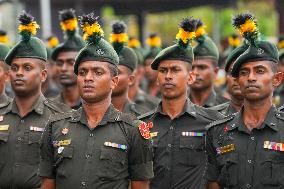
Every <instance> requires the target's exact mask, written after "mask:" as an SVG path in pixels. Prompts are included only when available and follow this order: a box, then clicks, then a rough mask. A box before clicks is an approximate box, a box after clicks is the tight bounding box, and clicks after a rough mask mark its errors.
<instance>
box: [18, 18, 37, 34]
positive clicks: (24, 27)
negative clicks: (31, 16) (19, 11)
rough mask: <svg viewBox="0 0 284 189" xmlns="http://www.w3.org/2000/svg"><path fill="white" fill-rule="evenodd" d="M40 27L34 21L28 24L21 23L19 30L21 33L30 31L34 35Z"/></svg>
mask: <svg viewBox="0 0 284 189" xmlns="http://www.w3.org/2000/svg"><path fill="white" fill-rule="evenodd" d="M38 28H40V27H39V25H38V24H37V23H36V22H35V21H33V22H31V23H29V24H28V25H22V24H21V25H19V27H18V30H19V32H20V33H21V32H22V31H25V30H26V31H29V32H30V33H31V34H32V35H36V32H37V29H38Z"/></svg>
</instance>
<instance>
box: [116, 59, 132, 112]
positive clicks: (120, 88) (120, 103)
mask: <svg viewBox="0 0 284 189" xmlns="http://www.w3.org/2000/svg"><path fill="white" fill-rule="evenodd" d="M134 79H135V76H134V75H133V72H132V71H131V70H130V69H129V68H127V67H126V66H123V65H118V85H117V86H116V87H115V89H114V90H113V93H112V99H111V102H112V104H113V105H114V107H115V108H116V109H118V110H119V111H121V112H122V111H123V108H124V105H125V103H126V102H127V101H128V90H129V85H131V84H132V83H133V81H134Z"/></svg>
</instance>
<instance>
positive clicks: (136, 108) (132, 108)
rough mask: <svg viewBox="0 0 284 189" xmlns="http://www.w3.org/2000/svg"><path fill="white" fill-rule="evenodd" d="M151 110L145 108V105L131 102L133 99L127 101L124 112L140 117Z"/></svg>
mask: <svg viewBox="0 0 284 189" xmlns="http://www.w3.org/2000/svg"><path fill="white" fill-rule="evenodd" d="M148 111H149V110H147V109H146V108H144V107H143V106H140V105H138V104H136V103H134V102H131V101H127V102H126V103H125V105H124V108H123V111H122V112H123V113H126V114H130V115H132V116H134V117H138V116H140V115H142V114H145V113H147V112H148Z"/></svg>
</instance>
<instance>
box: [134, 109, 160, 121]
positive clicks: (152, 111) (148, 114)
mask: <svg viewBox="0 0 284 189" xmlns="http://www.w3.org/2000/svg"><path fill="white" fill-rule="evenodd" d="M155 112H156V109H154V110H151V111H149V112H147V113H145V114H142V115H141V116H138V117H137V119H143V118H146V117H149V116H152V115H153V114H154V113H155Z"/></svg>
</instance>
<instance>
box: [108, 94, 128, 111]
mask: <svg viewBox="0 0 284 189" xmlns="http://www.w3.org/2000/svg"><path fill="white" fill-rule="evenodd" d="M127 101H128V96H127V92H126V93H124V94H121V95H119V96H112V97H111V103H112V104H113V106H114V107H115V108H116V109H117V110H118V111H120V112H123V108H124V106H125V104H126V102H127Z"/></svg>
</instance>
